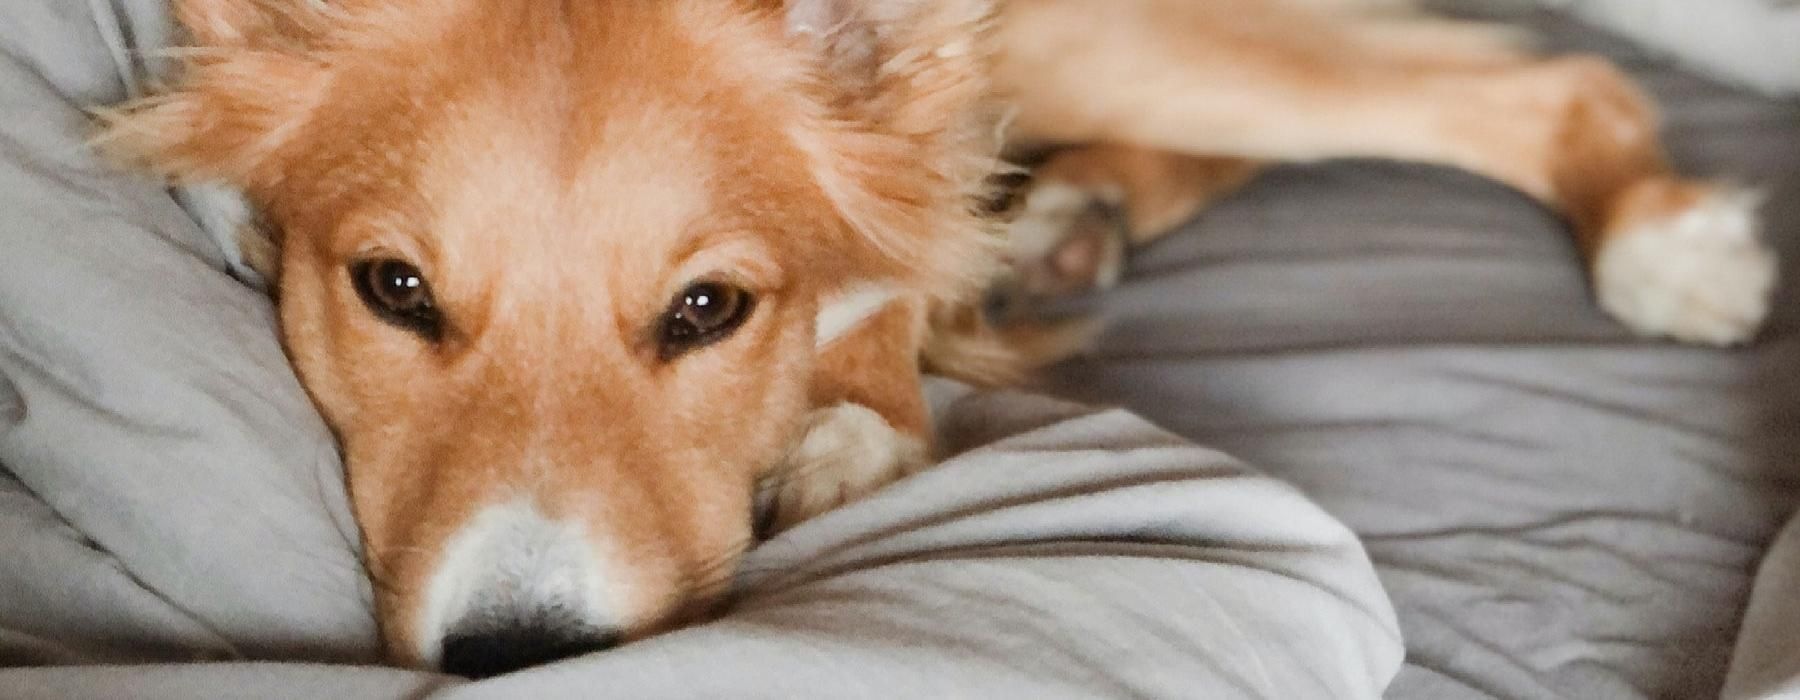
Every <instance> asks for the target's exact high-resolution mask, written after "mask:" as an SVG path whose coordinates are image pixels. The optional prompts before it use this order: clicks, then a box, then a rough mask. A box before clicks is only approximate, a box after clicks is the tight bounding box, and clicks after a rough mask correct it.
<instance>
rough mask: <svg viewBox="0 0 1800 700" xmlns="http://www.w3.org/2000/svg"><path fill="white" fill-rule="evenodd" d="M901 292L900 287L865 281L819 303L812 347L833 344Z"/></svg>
mask: <svg viewBox="0 0 1800 700" xmlns="http://www.w3.org/2000/svg"><path fill="white" fill-rule="evenodd" d="M899 296H900V290H898V289H896V288H894V287H892V286H888V285H882V284H863V285H857V286H853V287H850V288H849V289H847V290H845V291H843V292H841V293H839V294H838V295H837V296H834V297H831V298H830V299H828V300H826V302H825V304H824V305H823V306H820V307H819V316H818V319H817V321H816V322H815V325H814V331H813V347H816V348H822V347H825V346H826V345H830V344H831V341H834V340H837V339H838V338H840V337H842V336H843V335H844V334H845V333H848V332H849V331H850V329H852V328H855V327H856V326H857V324H859V323H862V322H863V321H865V320H867V319H868V318H869V317H871V316H874V315H875V312H877V311H880V310H881V309H882V307H885V306H887V305H888V303H889V302H892V301H893V300H894V299H895V298H897V297H899Z"/></svg>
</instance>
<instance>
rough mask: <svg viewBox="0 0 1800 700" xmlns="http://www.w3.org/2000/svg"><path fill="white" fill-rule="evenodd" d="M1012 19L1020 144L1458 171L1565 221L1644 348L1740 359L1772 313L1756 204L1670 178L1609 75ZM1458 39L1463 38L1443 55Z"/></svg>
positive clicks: (1417, 34)
mask: <svg viewBox="0 0 1800 700" xmlns="http://www.w3.org/2000/svg"><path fill="white" fill-rule="evenodd" d="M1003 13H1004V14H1003V16H1002V18H1001V21H1000V24H999V27H1000V30H999V37H1000V42H1001V52H1002V53H1001V58H1000V60H999V62H998V64H997V66H996V69H995V76H996V82H997V88H998V89H999V90H1000V92H1001V94H1003V95H1008V96H1010V97H1011V98H1012V99H1013V100H1014V101H1015V102H1016V104H1017V106H1018V108H1019V111H1018V119H1017V120H1016V122H1015V129H1016V132H1017V134H1018V136H1019V137H1020V138H1022V139H1026V140H1036V141H1046V142H1060V143H1090V142H1114V143H1131V144H1136V145H1138V146H1141V147H1146V148H1156V149H1163V150H1169V151H1174V152H1180V153H1189V154H1214V155H1223V156H1232V157H1241V158H1248V159H1257V160H1279V161H1310V160H1319V159H1326V158H1339V157H1375V158H1389V159H1398V160H1411V161H1421V162H1428V163H1439V164H1444V165H1450V166H1455V167H1461V168H1464V169H1467V170H1471V171H1474V172H1476V173H1480V174H1484V175H1487V176H1489V177H1492V178H1495V179H1497V180H1499V181H1501V182H1504V183H1507V184H1509V185H1511V186H1513V187H1515V188H1518V189H1519V190H1521V191H1523V192H1525V193H1527V194H1530V195H1531V196H1533V197H1535V198H1537V199H1539V200H1540V201H1542V202H1544V203H1545V204H1546V205H1548V206H1551V207H1553V208H1554V209H1556V210H1557V211H1558V212H1560V213H1562V214H1563V215H1564V216H1565V217H1567V219H1568V220H1569V222H1570V223H1571V225H1572V228H1573V230H1574V233H1575V235H1576V238H1577V241H1578V243H1579V244H1580V248H1581V250H1582V251H1583V253H1584V254H1585V256H1586V258H1587V260H1588V261H1589V263H1590V265H1591V269H1592V271H1593V275H1594V281H1595V285H1596V290H1597V293H1598V295H1599V297H1600V302H1601V304H1602V306H1603V307H1605V308H1606V309H1607V310H1608V311H1610V312H1612V313H1613V314H1614V315H1615V316H1617V317H1618V318H1620V319H1621V320H1622V321H1624V322H1625V323H1626V324H1628V325H1630V326H1631V327H1632V328H1634V329H1636V330H1638V331H1640V332H1643V333H1647V334H1653V335H1668V336H1673V337H1676V338H1679V339H1683V340H1690V341H1700V342H1709V343H1719V344H1725V343H1733V342H1740V341H1743V340H1746V339H1748V338H1749V337H1750V336H1752V335H1753V334H1754V333H1755V331H1756V329H1757V327H1758V326H1759V325H1760V324H1761V321H1762V319H1763V318H1764V316H1765V315H1766V313H1767V309H1768V297H1769V294H1770V291H1771V290H1772V287H1773V282H1774V269H1775V266H1774V259H1773V254H1772V252H1771V251H1770V250H1769V249H1768V248H1767V246H1766V245H1765V244H1763V242H1762V241H1761V240H1760V239H1759V236H1758V232H1757V227H1756V225H1755V216H1754V209H1755V206H1754V204H1755V202H1754V199H1753V198H1751V197H1747V196H1743V195H1741V194H1740V193H1737V192H1735V191H1733V190H1731V189H1729V188H1725V187H1721V186H1718V185H1714V184H1707V183H1700V182H1693V181H1689V180H1685V179H1682V178H1680V177H1678V176H1677V175H1675V174H1674V173H1673V171H1672V170H1671V168H1670V166H1669V164H1668V162H1667V160H1666V158H1665V156H1664V154H1663V151H1662V146H1661V143H1660V142H1659V140H1658V136H1657V133H1656V132H1657V121H1656V115H1655V112H1654V110H1653V109H1652V107H1651V105H1650V102H1649V100H1647V99H1646V98H1645V97H1644V96H1643V95H1642V94H1641V93H1640V92H1639V91H1638V90H1637V88H1636V87H1635V86H1634V85H1632V84H1631V82H1630V81H1629V80H1628V79H1627V78H1626V77H1625V76H1624V75H1622V74H1621V73H1620V72H1619V71H1618V70H1617V69H1616V68H1615V67H1613V66H1612V65H1611V64H1609V63H1607V62H1605V61H1602V60H1599V59H1595V58H1585V57H1575V58H1557V59H1541V60H1540V59H1534V58H1531V57H1529V56H1527V55H1526V54H1525V53H1523V52H1522V51H1520V50H1518V49H1514V48H1510V47H1508V46H1507V45H1506V43H1505V42H1500V41H1488V40H1476V39H1475V38H1473V37H1477V36H1481V35H1480V34H1479V33H1478V32H1468V31H1464V30H1462V29H1456V28H1455V27H1454V25H1445V24H1442V23H1441V22H1438V21H1432V20H1420V22H1422V23H1420V24H1416V25H1413V26H1414V29H1415V30H1416V31H1412V30H1408V29H1407V26H1408V25H1406V24H1405V22H1404V21H1401V20H1394V19H1392V18H1383V19H1381V20H1379V21H1380V22H1381V24H1366V23H1365V20H1364V19H1361V18H1358V17H1355V16H1349V15H1344V14H1342V13H1326V12H1320V11H1317V10H1315V9H1309V8H1308V7H1307V6H1306V5H1305V4H1304V3H1300V4H1292V3H1283V2H1277V1H1275V0H1212V1H1210V2H1203V3H1196V2H1190V1H1189V0H1120V1H1119V2H1116V3H1110V4H1109V6H1108V8H1107V10H1106V11H1105V12H1095V11H1093V7H1092V5H1091V3H1087V2H1082V1H1080V0H1014V1H1013V2H1009V3H1007V4H1005V5H1004V10H1003ZM1369 21H1373V20H1369ZM1408 31H1412V33H1411V34H1408ZM1457 36H1467V37H1471V38H1469V39H1467V41H1466V46H1465V48H1464V49H1463V50H1461V51H1446V50H1445V47H1446V46H1447V45H1460V43H1459V41H1457V40H1455V37H1457ZM1407 37H1410V38H1407ZM1446 42H1448V44H1447V43H1446Z"/></svg>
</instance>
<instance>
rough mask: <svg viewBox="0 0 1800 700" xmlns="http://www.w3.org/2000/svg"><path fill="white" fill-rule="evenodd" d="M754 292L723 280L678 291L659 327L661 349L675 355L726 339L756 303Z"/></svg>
mask: <svg viewBox="0 0 1800 700" xmlns="http://www.w3.org/2000/svg"><path fill="white" fill-rule="evenodd" d="M754 305H755V304H754V299H752V298H751V296H750V293H749V292H747V291H744V290H743V289H742V288H739V287H734V286H732V285H729V284H725V283H722V282H698V283H695V284H692V285H689V286H688V288H687V289H684V290H682V291H681V293H680V294H677V295H675V298H674V299H673V300H672V301H670V302H669V310H668V311H665V312H663V317H662V322H661V326H660V327H659V329H658V331H657V345H658V353H659V354H660V355H662V357H663V358H664V359H671V358H674V357H676V356H679V355H681V354H682V353H685V352H688V351H689V350H693V349H695V348H699V347H703V346H706V345H710V344H712V343H716V342H718V341H720V340H724V339H725V337H726V336H729V335H731V332H732V331H735V330H737V329H738V326H741V325H743V324H744V320H745V319H747V318H749V317H750V308H751V307H752V306H754Z"/></svg>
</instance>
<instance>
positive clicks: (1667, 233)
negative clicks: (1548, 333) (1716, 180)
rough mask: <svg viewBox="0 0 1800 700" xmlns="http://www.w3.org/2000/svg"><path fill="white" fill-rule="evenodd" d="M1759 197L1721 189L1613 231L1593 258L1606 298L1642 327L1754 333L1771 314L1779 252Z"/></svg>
mask: <svg viewBox="0 0 1800 700" xmlns="http://www.w3.org/2000/svg"><path fill="white" fill-rule="evenodd" d="M1758 205H1759V199H1758V197H1757V196H1756V195H1755V194H1752V193H1749V192H1744V191H1737V190H1716V191H1713V192H1711V193H1709V194H1707V195H1706V196H1705V197H1703V198H1701V199H1700V200H1699V201H1698V202H1697V203H1695V204H1693V205H1691V206H1688V207H1686V208H1684V209H1682V210H1681V211H1679V212H1677V213H1675V214H1672V215H1668V216H1662V217H1654V218H1649V219H1645V220H1640V221H1638V222H1636V223H1634V224H1632V225H1631V226H1630V227H1629V228H1627V229H1625V230H1623V231H1619V232H1617V233H1615V234H1613V235H1611V236H1609V237H1607V239H1606V241H1605V242H1604V243H1603V244H1602V245H1601V247H1600V249H1599V251H1598V252H1597V254H1596V256H1595V260H1594V287H1595V294H1596V295H1597V296H1598V298H1599V301H1600V306H1601V307H1602V308H1604V309H1606V311H1607V312H1608V313H1610V314H1612V315H1613V316H1614V317H1615V318H1617V319H1619V320H1620V321H1621V322H1623V323H1624V324H1625V325H1627V326H1629V327H1631V328H1632V330H1635V331H1637V332H1639V333H1643V334H1645V335H1651V336H1667V337H1671V338H1674V339H1676V340H1681V341H1686V342H1692V343H1705V344H1709V345H1733V344H1737V343H1743V342H1746V341H1748V340H1750V339H1751V338H1752V337H1754V336H1755V335H1756V332H1757V331H1758V330H1759V329H1760V328H1761V327H1762V323H1763V321H1764V319H1766V318H1767V317H1768V314H1769V305H1770V296H1771V294H1772V293H1773V291H1774V288H1775V279H1776V274H1777V273H1776V256H1775V252H1774V250H1772V249H1770V248H1769V246H1768V245H1767V244H1766V243H1764V242H1763V240H1762V237H1761V230H1760V226H1759V225H1758V223H1757V209H1758Z"/></svg>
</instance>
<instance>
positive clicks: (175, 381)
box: [0, 1, 375, 660]
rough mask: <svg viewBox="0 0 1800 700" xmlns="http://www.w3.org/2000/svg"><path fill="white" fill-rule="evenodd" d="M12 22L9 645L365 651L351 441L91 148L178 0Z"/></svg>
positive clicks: (11, 16)
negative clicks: (99, 117) (350, 498)
mask: <svg viewBox="0 0 1800 700" xmlns="http://www.w3.org/2000/svg"><path fill="white" fill-rule="evenodd" d="M115 9H117V10H118V11H119V12H122V13H123V14H116V13H115ZM0 14H4V17H0V212H5V216H3V217H0V251H5V252H4V253H3V254H0V378H3V381H0V384H3V385H4V386H5V387H6V388H5V389H4V390H0V396H3V397H4V400H0V404H3V405H5V406H7V407H8V408H6V409H5V410H3V411H0V464H4V465H5V467H6V473H7V478H6V479H4V480H0V498H3V499H6V500H7V501H8V502H10V503H13V504H14V505H15V506H16V507H11V508H7V509H6V510H5V513H6V514H5V516H3V517H4V518H5V519H6V520H7V524H8V525H11V526H12V527H11V528H9V532H10V533H13V534H12V536H8V537H4V538H0V556H4V557H5V560H6V561H9V562H29V565H27V566H9V567H5V569H6V570H5V571H4V573H0V582H4V583H5V584H7V585H6V594H5V595H0V627H3V628H5V629H7V630H9V631H10V633H9V634H8V635H7V636H6V637H5V638H3V639H0V648H3V649H5V651H4V654H5V655H7V656H9V657H12V658H13V659H25V660H29V659H33V658H43V657H45V655H46V654H48V653H49V652H48V651H47V650H46V648H45V647H44V646H43V645H41V644H38V642H39V641H42V640H56V641H57V642H58V643H59V644H61V645H62V646H63V649H62V651H61V652H59V653H57V654H52V655H51V656H52V657H54V658H56V659H58V660H66V659H69V658H100V659H106V658H118V657H121V656H123V657H128V658H145V657H149V658H166V657H190V656H193V655H204V656H251V657H282V658H328V659H358V658H367V657H368V656H369V655H370V654H371V653H372V652H373V651H374V649H375V646H374V641H375V629H374V623H373V620H372V618H371V616H370V614H369V602H368V601H369V593H368V591H367V584H366V582H365V580H364V577H363V574H362V568H361V566H360V564H359V562H358V557H357V551H356V546H355V544H356V542H357V535H356V531H355V529H354V527H353V526H352V523H351V520H350V518H349V515H348V512H349V511H348V508H347V505H346V503H345V497H344V489H343V480H342V477H341V470H340V466H339V464H338V460H337V455H336V450H335V447H334V443H333V441H332V438H331V435H330V433H329V432H328V431H327V430H326V428H325V426H324V424H323V422H322V421H321V420H320V418H319V417H318V415H317V414H316V412H315V411H314V410H313V408H312V406H311V404H310V403H309V402H308V401H307V399H306V396H305V395H304V393H302V391H301V390H300V387H299V385H298V383H297V382H296V380H295V378H294V376H293V373H292V372H291V371H290V370H289V369H288V367H287V363H286V361H285V359H284V357H283V356H282V353H281V348H280V346H279V344H278V343H277V340H276V336H275V333H274V315H273V312H272V309H271V307H270V304H269V301H268V299H267V298H266V297H264V296H263V295H261V294H258V293H257V292H255V291H254V290H251V289H249V288H246V287H245V286H244V285H242V284H240V283H238V282H237V281H236V280H234V279H233V278H232V277H231V276H230V275H228V274H227V272H226V269H227V258H226V256H225V255H224V253H223V251H222V249H221V248H220V247H219V246H218V245H217V244H216V243H215V242H214V241H212V240H211V239H209V238H208V237H206V236H205V235H204V234H203V233H202V232H201V231H200V229H199V228H198V227H197V226H196V225H195V224H194V221H193V219H192V218H190V217H189V216H188V215H187V213H186V212H184V211H183V210H182V209H181V208H180V207H179V206H177V205H176V203H175V201H174V200H173V199H172V198H171V197H170V194H169V193H168V192H167V191H165V190H164V189H163V188H162V186H161V185H160V184H159V183H157V182H154V181H151V180H148V179H145V178H142V177H138V176H135V175H131V174H126V173H121V172H119V171H117V170H116V169H114V168H112V167H110V166H109V165H108V164H106V163H104V162H102V161H100V160H99V159H98V158H97V157H96V156H95V155H94V153H93V151H92V149H91V148H89V147H88V145H87V144H86V143H85V139H86V138H87V137H88V135H89V134H90V133H91V127H90V125H89V118H88V116H87V114H86V113H85V112H84V108H86V107H88V106H90V105H100V104H108V103H113V102H117V101H119V100H121V99H124V98H125V97H127V96H128V95H131V94H135V93H136V91H137V89H138V88H137V85H138V82H137V81H138V78H137V75H138V74H139V72H140V71H141V70H142V69H143V67H142V66H141V65H139V64H138V63H137V62H136V61H135V57H136V56H139V55H141V54H142V52H143V50H144V47H146V46H149V47H154V46H155V45H156V44H157V43H158V42H160V41H161V40H162V38H163V37H166V36H167V34H168V26H167V24H166V20H165V19H164V17H165V15H164V12H163V8H162V5H161V3H152V2H139V3H126V4H123V5H121V6H115V5H113V4H110V3H105V2H97V1H96V2H93V3H75V2H56V3H12V4H9V5H7V7H6V8H5V9H4V11H0ZM131 41H136V42H142V43H140V44H137V45H134V44H132V43H130V42H131ZM272 600H273V601H280V603H279V604H271V602H270V601H272Z"/></svg>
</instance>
